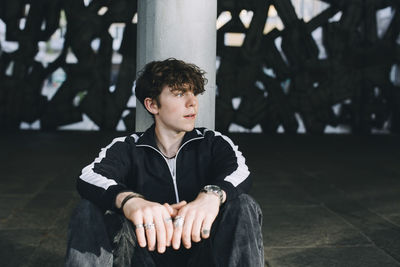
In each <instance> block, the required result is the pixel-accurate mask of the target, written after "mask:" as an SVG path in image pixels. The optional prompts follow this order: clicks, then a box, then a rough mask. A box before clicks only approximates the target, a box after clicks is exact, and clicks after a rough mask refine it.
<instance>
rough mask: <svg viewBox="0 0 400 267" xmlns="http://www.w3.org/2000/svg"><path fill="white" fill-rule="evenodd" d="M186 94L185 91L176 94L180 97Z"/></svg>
mask: <svg viewBox="0 0 400 267" xmlns="http://www.w3.org/2000/svg"><path fill="white" fill-rule="evenodd" d="M184 95H185V94H184V93H177V94H176V96H178V97H182V96H184Z"/></svg>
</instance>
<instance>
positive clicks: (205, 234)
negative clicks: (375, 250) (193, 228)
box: [201, 216, 215, 238]
mask: <svg viewBox="0 0 400 267" xmlns="http://www.w3.org/2000/svg"><path fill="white" fill-rule="evenodd" d="M214 220H215V218H213V217H210V216H206V218H205V219H204V221H203V225H202V227H201V237H202V238H209V237H210V232H211V226H212V224H213V222H214Z"/></svg>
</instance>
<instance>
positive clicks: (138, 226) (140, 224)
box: [135, 223, 144, 229]
mask: <svg viewBox="0 0 400 267" xmlns="http://www.w3.org/2000/svg"><path fill="white" fill-rule="evenodd" d="M135 227H136V229H139V228H143V227H144V226H143V224H142V223H139V224H136V225H135Z"/></svg>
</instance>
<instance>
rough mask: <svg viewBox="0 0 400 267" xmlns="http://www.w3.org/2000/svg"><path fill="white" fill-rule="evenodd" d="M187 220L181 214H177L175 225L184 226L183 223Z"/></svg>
mask: <svg viewBox="0 0 400 267" xmlns="http://www.w3.org/2000/svg"><path fill="white" fill-rule="evenodd" d="M184 222H185V219H184V218H183V217H181V216H176V217H175V220H174V226H175V227H181V226H183V223H184Z"/></svg>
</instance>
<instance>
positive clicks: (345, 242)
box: [262, 206, 371, 247]
mask: <svg viewBox="0 0 400 267" xmlns="http://www.w3.org/2000/svg"><path fill="white" fill-rule="evenodd" d="M262 211H263V238H264V245H265V246H266V247H319V246H351V245H353V246H359V245H370V244H371V242H370V241H369V240H368V239H367V238H365V236H363V235H362V234H361V233H360V232H359V231H358V230H357V229H356V228H354V227H352V226H351V225H349V224H348V223H346V221H344V220H343V219H342V218H340V217H339V216H337V215H335V214H333V213H332V212H330V211H329V210H327V209H326V208H324V207H282V206H276V207H269V206H262Z"/></svg>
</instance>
